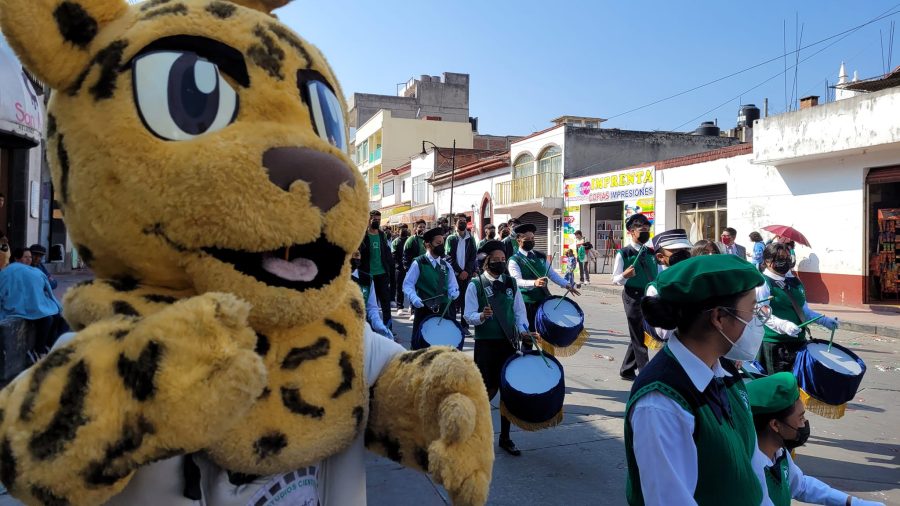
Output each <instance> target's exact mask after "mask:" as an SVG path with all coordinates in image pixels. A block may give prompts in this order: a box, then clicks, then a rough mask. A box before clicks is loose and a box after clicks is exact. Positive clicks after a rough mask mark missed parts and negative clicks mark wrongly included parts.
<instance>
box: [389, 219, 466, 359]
mask: <svg viewBox="0 0 900 506" xmlns="http://www.w3.org/2000/svg"><path fill="white" fill-rule="evenodd" d="M439 235H441V229H440V228H433V229H431V230H428V231H427V232H425V235H424V236H423V239H424V242H425V243H430V242H431V241H433V240H434V239H435V238H436V237H437V236H439ZM443 253H444V252H443V246H442V247H441V251H434V250H431V251H429V252H426V253H425V254H424V255H420V256H419V257H417V258H416V259H415V261H413V263H412V264H411V265H410V266H409V271H408V272H407V273H406V279H404V280H403V293H404V295H406V297H407V298H408V299H409V301H410V304H412V306H413V307H414V308H416V310H415V313H414V316H413V328H412V336H413V337H412V338H413V342H412V349H419V348H424V347H425V346H424V343H421V342H418V340H417V339H416V336H417V335H418V333H419V327H421V325H422V320H424V319H425V317H427V316H429V315H432V314H438V315H440V314H442V313H443V312H444V309H445V308H446V306H447V305H448V304H450V303H451V302H452V301H453V300H455V299H456V298H457V297H458V296H459V285H458V284H457V282H456V276H453V275H451V273H452V272H453V269H452V268H451V267H450V264H448V263H447V261H446V260H444V259H443Z"/></svg>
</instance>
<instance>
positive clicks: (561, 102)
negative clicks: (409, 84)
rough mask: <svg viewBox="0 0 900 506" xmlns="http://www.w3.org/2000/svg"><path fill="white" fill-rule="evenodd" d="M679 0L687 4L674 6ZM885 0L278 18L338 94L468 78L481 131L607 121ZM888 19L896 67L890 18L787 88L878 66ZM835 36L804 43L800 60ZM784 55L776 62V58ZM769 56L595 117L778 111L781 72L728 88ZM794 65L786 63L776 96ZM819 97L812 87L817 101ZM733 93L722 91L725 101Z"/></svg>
mask: <svg viewBox="0 0 900 506" xmlns="http://www.w3.org/2000/svg"><path fill="white" fill-rule="evenodd" d="M686 5H689V6H690V7H685V6H686ZM888 11H891V12H898V13H900V3H897V2H896V1H882V0H878V1H870V0H866V1H859V2H850V1H846V0H843V1H832V0H823V1H803V2H784V1H769V0H765V1H755V2H749V1H744V2H736V1H730V0H727V1H725V0H723V1H719V2H702V3H701V2H699V1H692V2H673V1H647V2H639V1H617V2H613V1H578V2H575V1H547V0H544V1H537V0H519V1H500V0H479V1H472V0H459V1H453V2H439V1H429V0H422V1H396V0H381V1H369V0H365V1H362V0H358V1H349V0H330V1H328V2H314V1H311V0H296V1H294V2H293V3H291V4H290V5H289V6H287V7H285V8H283V9H281V10H279V11H278V14H279V17H280V18H281V19H282V20H283V21H284V22H286V23H287V24H289V25H290V26H291V27H293V28H294V29H295V30H296V31H297V32H298V33H300V34H301V35H302V36H303V37H304V38H306V39H307V40H309V41H310V42H312V43H313V44H315V45H317V46H318V47H319V48H320V49H321V50H322V51H323V52H324V53H325V55H326V57H327V58H328V59H329V62H330V63H331V65H332V66H333V67H334V69H335V72H336V73H337V76H338V79H339V80H340V81H341V85H342V87H343V90H344V93H345V94H347V95H348V96H349V95H350V94H351V93H353V92H363V93H382V94H395V93H396V84H397V83H400V82H404V81H406V80H407V79H409V78H410V77H413V76H416V77H417V76H419V75H420V74H430V75H439V74H441V73H442V72H445V71H450V72H464V73H469V74H471V90H470V114H471V115H472V116H478V117H479V130H480V131H481V133H489V134H497V135H505V134H527V133H530V132H533V131H536V130H540V129H543V128H546V127H547V126H549V124H550V123H549V120H550V119H552V118H555V117H557V116H560V115H563V114H571V115H582V116H600V117H604V118H610V117H612V116H614V115H616V114H619V113H622V112H624V111H626V110H628V109H631V108H634V107H638V106H640V105H643V104H646V103H649V102H651V101H653V100H656V99H659V98H663V97H665V96H667V95H670V94H673V93H676V92H679V91H682V90H685V89H688V88H691V87H693V86H696V85H699V84H702V83H704V82H707V81H710V80H712V79H715V78H718V77H721V76H724V75H726V74H729V73H731V72H734V71H737V70H740V69H742V68H745V67H748V66H750V65H753V64H756V63H759V62H762V61H764V60H767V59H769V58H772V57H776V56H779V55H782V54H784V52H783V30H782V27H783V22H786V23H787V45H788V48H789V50H792V49H793V48H794V47H795V46H796V41H795V39H796V35H797V33H796V31H795V27H794V22H795V15H799V21H800V23H801V24H803V25H804V28H803V45H806V44H808V43H812V42H815V41H818V40H820V39H823V38H825V37H828V36H830V35H833V34H836V33H839V32H842V31H844V30H847V29H849V28H852V27H854V26H856V25H860V24H863V23H865V22H867V21H869V20H871V19H873V18H876V17H878V16H879V15H880V14H883V13H885V12H888ZM891 20H894V21H896V22H897V25H898V28H897V30H896V33H895V36H894V39H895V40H894V49H895V51H894V55H893V59H892V66H893V67H896V66H897V65H900V14H896V15H893V16H890V17H887V18H885V19H883V20H881V21H878V22H875V23H873V24H870V25H868V26H866V27H863V28H861V29H859V30H857V31H856V32H853V33H852V34H850V35H849V36H847V37H846V38H844V39H843V40H841V41H840V42H837V43H836V44H834V45H832V46H831V47H829V48H827V49H825V50H824V51H823V52H821V53H819V54H818V55H816V56H814V57H812V58H811V59H809V60H808V61H806V62H804V63H801V65H800V66H799V74H798V86H797V87H798V95H799V96H804V95H809V94H815V95H820V96H824V94H825V81H826V79H827V80H828V82H829V83H834V82H835V81H836V80H837V74H838V67H839V66H840V63H841V61H844V62H846V66H847V72H848V74H850V76H851V77H852V75H853V70H858V71H859V76H860V78H867V77H873V76H876V75H880V74H881V73H882V71H883V64H882V50H881V42H880V40H879V29H880V30H881V31H882V32H883V33H884V51H885V57H884V58H885V60H886V59H887V51H888V40H887V37H888V32H889V31H890V22H891ZM835 40H837V39H832V40H831V41H828V42H825V43H823V44H820V45H817V46H815V47H812V48H810V49H807V50H804V51H802V52H801V54H800V58H801V59H803V58H806V57H808V56H810V55H812V54H813V53H814V52H816V51H819V50H820V49H822V48H824V47H825V46H826V45H827V44H829V43H831V42H834V41H835ZM793 64H794V56H793V55H791V56H790V57H789V58H788V66H791V65H793ZM783 68H784V61H783V60H781V59H779V60H777V61H775V62H773V63H769V64H767V65H765V66H763V67H760V68H757V69H754V70H752V71H749V72H746V73H744V74H741V75H739V76H736V77H732V78H730V79H727V80H725V81H722V82H719V83H716V84H713V85H711V86H708V87H706V88H703V89H700V90H697V91H694V92H691V93H689V94H686V95H683V96H681V97H678V98H675V99H672V100H669V101H667V102H664V103H661V104H658V105H655V106H653V107H649V108H646V109H643V110H640V111H636V112H633V113H630V114H626V115H623V116H621V117H617V118H614V119H611V120H610V121H608V122H607V123H605V124H604V126H605V127H611V128H627V129H636V130H657V129H658V130H671V129H674V128H675V127H678V126H679V125H681V124H682V123H685V122H687V121H688V120H691V119H692V118H694V117H695V116H699V115H701V114H702V113H703V112H704V111H706V110H708V109H712V108H713V107H715V106H718V105H719V104H722V103H724V102H726V101H728V103H727V104H726V105H724V106H722V107H720V108H718V109H716V110H715V111H712V112H709V113H707V114H706V115H704V116H703V117H702V118H699V119H697V120H694V121H691V122H690V123H688V124H687V125H685V126H683V127H681V128H680V129H681V130H691V129H693V128H694V127H695V126H696V125H697V124H698V123H699V122H700V121H701V120H702V119H708V120H713V119H715V118H718V121H719V126H721V127H723V128H730V127H733V126H734V123H735V119H736V116H737V111H738V104H739V103H740V102H743V103H755V104H757V105H758V106H759V107H760V108H762V102H763V98H764V97H768V98H769V111H770V114H777V113H780V112H782V111H784V110H785V109H786V103H785V83H784V78H783V77H782V76H781V75H779V76H778V77H777V78H775V79H773V80H772V81H770V82H769V83H767V84H765V85H763V86H761V87H759V88H757V89H755V90H753V91H750V92H749V93H747V94H746V95H744V96H743V99H742V100H739V99H737V98H735V97H737V95H739V94H741V93H742V92H744V91H745V90H747V89H749V88H751V87H753V86H755V85H757V84H759V83H760V82H762V81H764V80H765V79H767V78H769V77H771V76H773V75H775V74H777V73H779V72H782V71H783ZM793 81H794V72H793V70H791V71H789V72H788V88H789V89H788V91H787V94H788V100H790V95H791V90H790V88H792V87H793ZM823 98H824V97H823ZM731 99H733V100H731Z"/></svg>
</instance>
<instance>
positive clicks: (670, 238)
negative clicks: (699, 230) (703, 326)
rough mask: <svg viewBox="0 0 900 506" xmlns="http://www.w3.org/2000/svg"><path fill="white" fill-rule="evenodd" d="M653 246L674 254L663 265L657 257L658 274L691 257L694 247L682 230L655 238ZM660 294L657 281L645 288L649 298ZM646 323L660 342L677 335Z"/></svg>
mask: <svg viewBox="0 0 900 506" xmlns="http://www.w3.org/2000/svg"><path fill="white" fill-rule="evenodd" d="M652 244H653V251H655V252H656V253H661V252H665V251H668V252H671V253H672V254H671V255H670V256H668V257H667V260H666V262H665V263H662V261H661V260H659V257H657V262H658V263H659V269H658V272H662V271H664V270H666V269H668V268H669V266H671V265H675V263H677V262H679V261H681V260H686V259H687V258H690V257H691V248H692V247H693V245H691V242H690V241H689V240H688V237H687V233H686V232H685V231H684V229H682V228H675V229H672V230H666V231H665V232H663V233H661V234H659V235H657V236H655V237H654V238H653V242H652ZM683 252H687V255H686V256H685V255H684V254H683ZM663 255H664V256H665V253H663ZM658 293H659V292H658V290H657V289H656V282H655V281H652V282H650V283H647V288H645V290H644V295H646V296H647V297H653V296H655V295H657V294H658ZM641 318H643V315H641ZM644 323H645V325H644V329H649V330H652V331H653V332H654V333H655V334H656V335H655V336H653V337H655V338H657V339H659V340H660V341H667V340H668V339H669V337H670V336H671V335H672V334H674V333H675V331H674V330H671V329H662V328H657V327H651V326H650V325H649V324H646V321H644Z"/></svg>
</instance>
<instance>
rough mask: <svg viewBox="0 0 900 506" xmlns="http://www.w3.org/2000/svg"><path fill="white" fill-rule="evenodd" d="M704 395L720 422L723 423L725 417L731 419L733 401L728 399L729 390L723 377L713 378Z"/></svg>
mask: <svg viewBox="0 0 900 506" xmlns="http://www.w3.org/2000/svg"><path fill="white" fill-rule="evenodd" d="M703 395H704V397H706V399H707V400H708V401H709V407H710V409H711V410H712V412H713V414H714V415H716V420H718V421H719V423H722V420H723V419H725V420H728V421H729V422H730V421H731V403H730V402H729V401H728V391H727V388H726V387H725V381H723V380H722V378H713V380H712V381H710V382H709V386H707V387H706V390H704V391H703Z"/></svg>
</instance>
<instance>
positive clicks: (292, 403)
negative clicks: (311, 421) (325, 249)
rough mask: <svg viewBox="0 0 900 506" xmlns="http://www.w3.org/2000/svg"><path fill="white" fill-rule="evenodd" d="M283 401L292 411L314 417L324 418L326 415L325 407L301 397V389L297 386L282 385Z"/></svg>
mask: <svg viewBox="0 0 900 506" xmlns="http://www.w3.org/2000/svg"><path fill="white" fill-rule="evenodd" d="M281 402H282V404H284V407H286V408H287V409H288V411H290V412H291V413H296V414H298V415H303V416H310V417H312V418H322V417H323V416H325V408H323V407H320V406H313V405H312V404H310V403H308V402H306V401H304V400H303V398H302V397H300V390H299V389H297V388H286V387H281Z"/></svg>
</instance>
